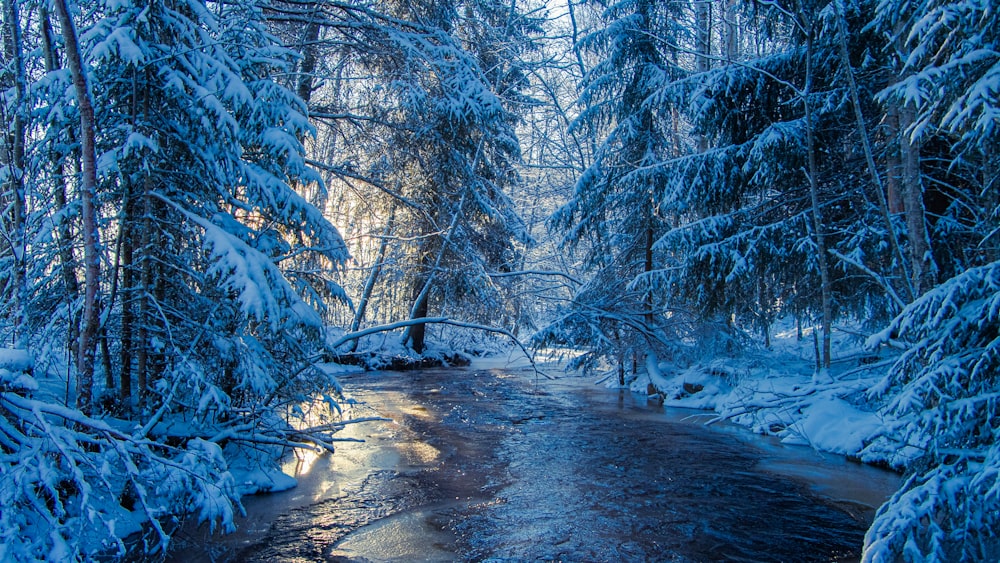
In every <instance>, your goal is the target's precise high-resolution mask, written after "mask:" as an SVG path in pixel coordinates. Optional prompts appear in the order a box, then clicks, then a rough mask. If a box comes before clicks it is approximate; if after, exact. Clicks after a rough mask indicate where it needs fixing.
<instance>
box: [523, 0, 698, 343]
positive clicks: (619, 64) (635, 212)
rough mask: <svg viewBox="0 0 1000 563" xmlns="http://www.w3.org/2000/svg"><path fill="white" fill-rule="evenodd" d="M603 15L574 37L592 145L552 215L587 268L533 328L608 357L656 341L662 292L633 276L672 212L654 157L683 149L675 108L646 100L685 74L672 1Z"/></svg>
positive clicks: (546, 338) (647, 262)
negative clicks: (587, 55)
mask: <svg viewBox="0 0 1000 563" xmlns="http://www.w3.org/2000/svg"><path fill="white" fill-rule="evenodd" d="M602 18H603V22H602V24H603V26H595V29H594V31H592V32H591V33H590V34H589V35H587V36H586V37H585V38H584V39H583V41H582V46H583V47H584V48H586V49H591V50H593V51H594V52H595V53H596V54H597V56H598V57H599V61H600V62H598V63H597V64H596V65H595V66H594V67H593V68H592V69H590V70H589V72H588V74H587V76H586V77H585V78H584V81H583V84H582V92H581V96H580V103H581V104H582V105H583V107H584V109H583V110H582V112H581V114H580V116H579V118H578V119H577V120H576V121H575V122H574V124H573V125H572V127H573V128H575V129H577V130H580V131H582V132H583V134H584V135H587V136H591V137H594V138H597V139H599V144H598V148H597V152H596V153H595V154H594V157H593V158H594V160H593V163H591V164H590V166H589V168H588V169H587V170H586V171H585V172H584V173H583V175H582V176H581V178H580V179H579V181H578V183H577V186H576V190H575V194H574V197H573V199H572V200H571V201H570V202H569V203H568V204H567V205H565V206H564V207H562V208H561V209H559V210H558V211H557V212H556V214H555V215H554V216H553V219H552V224H553V226H554V227H556V228H559V229H565V230H566V231H565V232H566V234H565V237H564V245H565V246H566V247H567V248H573V247H577V246H579V247H581V248H583V249H584V251H585V253H586V256H585V261H586V264H587V266H588V268H590V269H591V270H592V271H594V272H595V275H594V278H593V280H592V281H591V283H590V284H588V286H585V287H584V288H581V290H580V291H579V292H578V294H577V296H576V297H575V298H574V303H573V304H572V305H571V308H570V310H568V311H567V312H566V314H565V315H564V316H563V317H562V318H561V319H557V320H556V322H554V323H553V324H552V325H550V326H549V327H547V328H545V329H543V331H542V332H541V333H539V335H537V336H536V340H537V341H538V342H540V343H544V342H550V343H554V342H558V341H566V340H568V341H575V342H577V343H582V342H585V341H590V342H593V343H595V344H594V346H595V347H594V348H593V349H592V351H593V354H592V355H591V356H590V357H588V360H586V361H594V360H596V359H598V358H599V357H600V356H603V355H610V356H611V357H617V356H618V355H619V351H618V350H617V349H620V348H622V347H628V348H631V349H633V350H635V351H636V352H637V353H638V352H639V351H640V350H645V349H649V348H653V347H656V346H657V345H658V342H657V341H658V340H659V339H658V338H650V336H651V335H652V334H653V333H654V332H655V331H656V330H657V325H658V324H659V323H660V321H661V320H662V314H663V310H662V301H661V300H660V299H659V298H657V297H656V295H655V294H654V291H653V287H652V286H651V285H650V284H649V283H648V279H647V278H644V277H642V276H643V275H644V274H648V273H650V272H652V271H653V269H654V266H655V262H654V249H653V243H654V242H655V241H656V240H657V239H658V238H659V237H660V236H661V235H662V234H663V231H664V228H665V221H666V220H667V219H668V218H669V216H670V214H671V213H672V212H673V209H671V208H670V207H671V202H669V201H666V200H665V199H664V192H663V186H664V184H666V177H665V176H664V175H663V169H662V168H661V166H660V165H661V163H662V162H663V161H664V160H665V159H667V158H670V157H671V156H675V155H676V154H678V152H679V151H680V150H682V149H681V147H680V146H679V143H680V140H679V139H678V136H677V135H676V134H675V125H676V121H675V120H676V119H677V114H676V107H673V106H671V105H669V104H658V103H651V101H650V96H651V95H652V93H653V92H654V89H655V85H656V84H657V83H661V82H662V81H665V80H666V81H671V80H678V79H680V78H681V77H682V76H683V75H684V71H683V70H682V68H681V67H680V66H679V65H678V63H677V58H678V52H677V51H678V48H677V46H676V44H675V43H672V41H676V40H677V39H678V38H682V37H683V36H684V33H685V31H684V29H683V28H682V27H681V26H680V24H679V22H680V16H679V13H678V8H677V7H676V6H674V5H671V4H663V3H659V2H650V1H645V0H636V1H631V0H629V1H625V2H619V3H616V4H614V5H612V6H610V7H608V8H607V9H606V10H605V11H604V13H603V15H602ZM581 243H583V244H581ZM601 343H608V344H610V346H604V345H601Z"/></svg>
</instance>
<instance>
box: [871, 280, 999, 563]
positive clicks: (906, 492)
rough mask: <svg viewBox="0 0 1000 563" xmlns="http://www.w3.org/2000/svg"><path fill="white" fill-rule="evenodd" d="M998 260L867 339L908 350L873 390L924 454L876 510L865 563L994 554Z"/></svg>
mask: <svg viewBox="0 0 1000 563" xmlns="http://www.w3.org/2000/svg"><path fill="white" fill-rule="evenodd" d="M998 313H1000V263H998V262H992V263H990V264H987V265H985V266H981V267H977V268H971V269H969V270H967V271H966V272H963V273H962V274H959V275H958V276H956V277H954V278H952V279H950V280H948V281H946V282H945V283H942V284H941V285H939V286H937V287H935V288H934V289H933V290H931V291H929V292H928V293H926V294H925V295H924V296H922V297H921V298H920V299H918V300H917V301H915V302H914V303H912V304H911V305H910V306H908V307H907V308H906V309H905V310H904V311H903V312H902V313H901V314H900V315H899V316H898V317H897V318H896V319H895V320H894V321H893V322H892V323H890V324H889V326H888V327H887V328H886V329H885V330H883V331H882V332H880V333H879V334H877V335H875V336H874V337H872V339H870V340H869V345H870V346H878V345H880V344H885V343H890V342H892V343H896V344H897V345H899V344H904V345H905V346H906V350H905V351H904V352H903V354H902V355H901V356H900V357H899V359H898V360H897V361H896V362H895V364H894V365H893V366H892V368H891V370H890V372H889V374H888V375H887V377H886V378H885V379H884V381H883V382H882V383H881V384H879V385H877V386H876V387H874V388H873V389H872V390H871V393H872V394H873V395H876V396H884V397H885V398H886V399H887V401H888V405H887V409H888V412H889V413H891V414H892V415H893V418H892V419H893V420H897V421H899V422H898V423H897V424H896V426H895V428H893V431H894V433H893V436H892V437H893V439H894V440H895V441H896V442H897V443H899V444H901V445H904V446H905V447H907V448H912V449H915V450H916V451H918V452H920V454H919V457H918V458H917V459H916V461H915V462H914V463H913V466H912V468H911V469H910V471H909V475H908V477H907V479H906V482H905V483H904V485H903V487H902V488H901V489H900V490H899V491H898V492H897V493H896V494H894V495H893V496H892V498H891V499H890V500H889V501H888V502H887V503H886V504H885V505H883V506H882V508H880V509H879V511H878V514H877V515H876V518H875V522H874V524H873V525H872V527H871V529H870V530H869V531H868V534H867V536H866V538H865V544H866V547H865V556H864V559H865V560H866V561H895V560H897V559H898V558H902V559H903V560H904V561H984V560H988V559H993V558H995V557H996V555H997V553H1000V541H998V539H997V537H996V534H995V530H996V529H997V526H998V525H1000V442H998V440H997V417H998V415H1000V402H998V400H997V397H1000V378H998V377H997V374H998V373H1000V362H998V358H1000V353H998V352H1000V350H998V348H1000V339H998V336H997V335H998V333H1000V315H998Z"/></svg>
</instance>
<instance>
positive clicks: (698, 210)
mask: <svg viewBox="0 0 1000 563" xmlns="http://www.w3.org/2000/svg"><path fill="white" fill-rule="evenodd" d="M0 3H2V14H0V23H2V25H0V32H2V40H3V54H2V65H0V96H2V97H0V112H2V117H3V119H2V123H3V131H2V135H0V294H2V297H0V507H3V509H2V511H0V560H4V561H8V560H12V561H33V560H51V561H75V560H90V559H92V558H95V557H99V556H109V555H110V556H115V555H124V554H125V551H126V544H125V542H124V538H125V536H126V535H127V534H129V533H132V532H134V531H137V530H140V529H141V530H144V531H145V534H144V539H143V544H142V545H143V549H145V550H146V551H147V552H148V553H150V554H155V553H157V552H159V551H161V550H164V549H166V547H167V546H168V544H169V539H170V535H171V533H172V530H173V527H172V526H173V525H172V524H171V523H172V522H174V521H175V519H174V516H176V515H184V514H187V515H191V516H192V517H194V518H197V519H199V520H200V521H204V522H205V523H206V525H208V526H211V527H213V528H216V529H220V530H227V529H232V527H233V526H234V517H235V516H236V515H237V514H239V513H240V511H241V510H242V508H241V505H240V503H239V498H240V495H241V494H242V493H244V492H246V491H242V490H241V489H240V487H239V486H237V484H236V482H235V480H234V478H233V472H232V470H233V469H234V468H235V467H236V466H237V465H238V464H239V463H248V461H247V460H248V459H253V460H255V461H254V462H253V463H257V464H267V463H273V462H274V461H275V459H276V453H275V452H278V453H279V454H280V452H281V451H283V450H285V449H287V448H320V449H327V450H330V451H333V449H334V446H335V443H336V431H337V430H338V428H342V426H343V425H344V424H346V423H350V422H353V421H350V420H347V421H345V420H343V419H340V418H337V417H333V416H331V417H323V416H319V415H316V414H315V413H312V412H310V410H309V409H308V408H307V407H306V406H304V405H315V404H317V402H316V401H315V400H314V399H315V398H316V397H320V398H322V400H320V401H319V403H322V404H325V405H330V406H332V407H333V409H332V410H331V412H336V406H337V402H338V401H339V400H341V397H340V396H339V393H338V384H337V380H336V377H335V376H334V375H332V374H331V373H330V372H329V371H328V370H325V369H324V367H323V364H324V362H328V361H331V360H344V361H347V360H348V359H350V360H351V361H355V362H361V363H364V364H366V365H367V366H369V367H372V368H377V367H379V366H380V365H385V362H388V361H390V360H391V359H392V358H393V357H398V356H401V355H402V356H405V357H409V358H430V359H438V360H441V359H443V360H444V361H446V362H448V361H452V359H453V358H454V357H455V355H456V354H458V355H462V354H482V353H487V352H489V351H490V350H495V349H497V348H499V347H501V346H506V345H509V344H510V343H511V342H513V343H516V344H517V345H521V346H523V347H525V348H526V349H528V350H537V349H543V348H555V349H561V350H572V351H575V352H576V355H574V358H575V359H574V360H573V362H572V365H571V366H570V367H572V368H573V369H577V368H579V369H583V370H587V371H597V372H607V373H612V374H615V375H614V376H615V377H616V378H617V379H618V380H619V381H620V383H621V384H622V385H625V384H626V383H628V382H630V381H634V380H635V378H636V377H637V375H638V374H639V373H640V372H646V371H647V370H648V371H649V372H650V373H649V376H648V377H649V381H650V392H651V393H655V392H662V391H663V389H658V384H659V382H660V381H661V378H658V377H654V375H655V373H656V372H657V371H659V370H658V368H657V366H658V365H659V362H669V363H670V364H672V365H685V364H690V363H693V362H697V361H701V360H703V359H705V358H711V357H716V356H720V355H732V354H739V353H741V351H743V350H747V349H751V348H768V347H769V346H770V342H771V337H772V335H773V333H774V331H775V327H777V326H778V325H780V324H782V323H785V325H790V326H794V327H796V328H797V330H798V331H799V334H800V335H802V334H805V335H806V336H803V338H812V339H813V344H812V345H813V346H814V347H815V350H816V354H815V359H816V362H815V363H816V365H815V367H814V369H815V378H814V379H815V380H816V381H817V382H818V383H822V382H823V381H827V380H830V379H831V375H830V373H831V372H830V368H831V364H832V363H834V362H835V361H836V359H837V358H836V357H835V350H833V348H832V346H831V341H832V338H833V335H834V334H835V333H837V332H838V331H840V332H843V331H845V330H846V331H851V333H852V334H854V335H855V337H856V338H857V339H858V341H859V343H863V344H864V346H865V347H866V349H867V350H868V351H869V352H870V353H871V354H872V357H874V358H876V361H875V362H874V363H873V364H871V366H870V369H872V370H878V377H877V381H876V383H874V384H872V385H871V386H870V387H869V388H867V389H866V390H865V392H864V393H862V394H861V395H860V397H856V398H855V400H856V401H858V402H860V403H864V405H865V406H866V408H869V409H871V410H873V411H876V412H879V413H881V414H882V415H883V416H884V417H885V418H886V420H889V421H892V422H891V426H892V432H891V434H890V435H888V436H885V437H883V438H884V439H886V440H890V441H891V443H892V444H894V446H893V447H896V448H904V447H906V448H909V449H910V451H912V452H914V453H913V455H911V456H910V457H909V458H907V460H906V461H905V463H903V464H902V466H901V467H898V469H901V470H903V471H905V481H904V485H903V487H902V489H901V490H900V491H899V492H897V493H896V494H895V495H894V496H893V497H892V498H891V499H890V500H889V501H888V502H887V503H886V504H885V505H884V506H883V507H882V508H881V509H880V510H879V512H878V514H877V516H876V518H875V522H874V524H873V525H872V527H871V529H870V530H869V532H868V535H867V536H866V541H865V547H864V560H865V561H896V560H900V559H901V560H905V561H928V560H939V561H958V560H984V559H991V558H996V557H997V554H1000V538H998V537H997V530H1000V440H998V437H1000V374H998V369H1000V240H998V233H1000V231H998V228H1000V221H998V212H1000V190H998V188H1000V186H998V181H1000V150H998V147H1000V145H998V140H1000V13H998V10H997V6H996V4H995V3H994V2H993V1H992V0H695V1H692V2H662V1H658V0H621V1H619V2H615V1H613V0H549V1H547V2H546V1H544V0H383V1H374V0H225V1H218V0H88V1H81V0H0ZM317 409H318V407H317Z"/></svg>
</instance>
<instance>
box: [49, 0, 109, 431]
mask: <svg viewBox="0 0 1000 563" xmlns="http://www.w3.org/2000/svg"><path fill="white" fill-rule="evenodd" d="M53 5H54V6H55V9H56V12H57V15H58V17H59V23H60V26H61V27H62V33H63V41H64V44H65V50H66V62H67V64H68V65H69V70H70V74H71V75H72V77H73V86H74V89H75V90H76V99H77V105H78V106H79V110H80V144H81V149H80V153H81V154H80V160H81V164H82V170H81V182H80V217H81V221H82V225H83V253H84V258H83V260H84V267H85V268H84V274H85V275H84V300H83V318H82V319H81V323H82V325H83V327H82V329H81V330H80V350H79V354H78V356H77V370H78V371H79V381H78V383H77V397H76V406H77V408H78V409H80V411H81V412H83V413H84V414H90V413H91V412H92V411H93V387H94V355H95V354H94V353H95V349H96V345H97V340H96V337H97V330H98V326H99V320H100V319H99V313H100V311H98V299H97V292H98V289H99V285H100V273H101V271H100V256H99V255H98V250H97V247H98V231H97V209H96V207H95V205H94V197H95V194H96V190H97V154H96V149H95V144H94V141H95V124H94V105H93V102H92V100H91V99H90V91H89V90H88V88H87V76H86V74H85V70H84V66H83V60H82V58H81V53H80V46H79V44H78V43H77V36H76V28H75V27H74V25H73V20H72V18H71V17H70V13H69V8H68V7H67V5H66V0H54V2H53Z"/></svg>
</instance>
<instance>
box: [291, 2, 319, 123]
mask: <svg viewBox="0 0 1000 563" xmlns="http://www.w3.org/2000/svg"><path fill="white" fill-rule="evenodd" d="M316 6H317V7H318V6H319V4H318V3H317V4H316ZM319 31H320V28H319V22H317V21H315V20H310V21H309V23H307V24H306V29H305V36H304V37H303V38H302V48H301V53H302V64H301V66H300V67H299V77H298V84H296V88H295V90H296V93H297V94H298V95H299V98H302V101H303V102H305V104H306V107H308V106H309V100H310V99H311V98H312V91H313V84H314V83H315V80H314V77H313V75H314V74H315V72H316V62H317V58H316V42H317V41H318V40H319Z"/></svg>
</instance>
